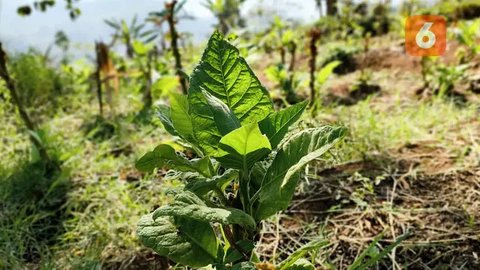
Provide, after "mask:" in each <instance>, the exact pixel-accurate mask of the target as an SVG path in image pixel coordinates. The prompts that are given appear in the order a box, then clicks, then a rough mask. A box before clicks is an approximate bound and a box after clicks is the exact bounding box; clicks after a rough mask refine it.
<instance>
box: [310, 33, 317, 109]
mask: <svg viewBox="0 0 480 270" xmlns="http://www.w3.org/2000/svg"><path fill="white" fill-rule="evenodd" d="M308 35H309V36H310V43H309V48H310V59H309V60H308V67H309V71H310V82H309V86H310V105H311V106H312V105H313V104H314V103H315V99H316V95H315V93H316V91H315V70H316V59H317V55H318V49H317V42H318V40H319V39H320V30H319V29H317V28H313V29H311V30H310V32H309V33H308Z"/></svg>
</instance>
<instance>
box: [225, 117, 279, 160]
mask: <svg viewBox="0 0 480 270" xmlns="http://www.w3.org/2000/svg"><path fill="white" fill-rule="evenodd" d="M218 148H219V150H218V152H217V154H216V155H215V159H216V160H218V161H219V162H220V163H222V165H224V166H225V167H228V168H234V169H248V168H251V167H252V166H253V164H254V163H255V162H257V161H259V160H260V159H262V158H263V157H265V156H266V155H267V154H268V153H269V152H270V150H271V149H272V148H271V147H270V142H269V141H268V139H267V137H266V136H265V135H262V133H261V132H260V129H259V128H258V124H256V123H254V124H248V125H246V126H243V127H241V128H238V129H236V130H234V131H232V132H230V133H228V134H227V135H225V136H223V138H222V139H221V140H220V143H219V145H218Z"/></svg>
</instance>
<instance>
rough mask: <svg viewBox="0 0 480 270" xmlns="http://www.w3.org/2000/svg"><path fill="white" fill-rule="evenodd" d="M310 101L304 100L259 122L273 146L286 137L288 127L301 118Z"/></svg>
mask: <svg viewBox="0 0 480 270" xmlns="http://www.w3.org/2000/svg"><path fill="white" fill-rule="evenodd" d="M307 105H308V102H307V101H304V102H301V103H297V104H295V105H293V106H290V107H288V108H286V109H283V110H281V111H279V112H275V113H273V114H271V115H269V116H268V117H267V118H265V119H264V120H262V121H261V122H260V123H258V125H259V127H260V130H261V131H262V133H263V134H265V135H267V137H268V140H269V141H270V144H271V145H272V148H274V149H275V148H276V147H277V145H278V144H279V143H280V141H281V140H282V139H283V137H285V135H286V134H287V132H288V128H289V127H290V126H291V125H293V124H294V123H295V122H297V121H298V119H300V116H302V114H303V112H304V111H305V108H306V107H307Z"/></svg>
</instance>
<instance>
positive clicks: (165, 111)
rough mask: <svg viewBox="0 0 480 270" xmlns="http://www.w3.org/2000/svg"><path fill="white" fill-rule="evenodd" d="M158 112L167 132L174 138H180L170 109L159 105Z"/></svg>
mask: <svg viewBox="0 0 480 270" xmlns="http://www.w3.org/2000/svg"><path fill="white" fill-rule="evenodd" d="M156 112H157V116H158V118H160V122H162V124H163V127H165V130H166V131H167V132H168V133H170V134H172V135H173V136H179V134H178V132H177V131H176V130H175V128H174V127H173V123H172V117H171V111H170V107H168V106H165V105H159V106H157V109H156Z"/></svg>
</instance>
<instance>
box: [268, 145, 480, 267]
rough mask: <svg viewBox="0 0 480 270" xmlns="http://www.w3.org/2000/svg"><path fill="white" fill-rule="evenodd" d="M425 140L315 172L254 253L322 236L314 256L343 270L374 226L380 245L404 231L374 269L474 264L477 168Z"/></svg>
mask: <svg viewBox="0 0 480 270" xmlns="http://www.w3.org/2000/svg"><path fill="white" fill-rule="evenodd" d="M433 145H434V142H432V143H428V142H422V143H421V144H407V145H404V146H403V147H400V148H399V149H395V150H392V151H390V153H389V154H386V155H384V156H372V157H369V158H368V159H365V160H362V161H357V162H351V163H348V164H343V165H339V166H336V167H333V168H329V169H326V170H323V171H321V172H317V173H316V176H312V177H313V178H317V180H318V181H316V180H311V181H310V183H309V184H305V186H304V187H303V188H301V189H302V192H299V194H298V195H297V196H296V197H295V199H294V202H293V203H292V206H291V207H290V208H289V209H288V210H287V211H286V212H285V214H286V215H287V216H286V217H284V218H282V219H281V220H280V222H279V223H278V226H277V225H276V224H267V225H266V228H267V229H266V230H265V233H264V235H262V240H263V241H262V246H261V247H262V248H260V251H261V254H262V255H263V256H264V257H265V258H270V257H271V256H272V255H273V252H272V250H276V251H275V252H276V255H280V256H281V257H282V256H283V257H286V256H287V255H288V254H289V253H290V252H291V251H293V250H295V248H298V247H299V246H300V245H301V244H302V243H300V242H299V239H311V238H315V237H317V238H318V237H319V234H320V235H323V236H324V237H325V238H326V239H327V240H328V241H329V243H330V245H329V246H328V247H327V248H325V249H322V250H321V252H320V254H321V255H322V257H320V258H325V257H327V258H328V259H329V260H330V261H329V262H330V263H332V264H334V265H336V266H338V269H346V267H347V266H349V265H350V264H351V263H352V262H353V260H354V259H355V257H356V256H357V255H358V254H359V253H360V252H361V251H363V250H364V249H365V248H366V247H367V246H368V244H369V243H370V242H371V241H372V239H373V238H374V237H375V236H377V235H379V234H380V233H382V232H384V237H383V240H381V241H380V243H379V245H380V246H381V247H386V246H387V245H388V244H390V243H392V242H393V241H394V239H395V238H396V237H398V236H400V235H402V234H404V233H406V232H409V233H410V235H409V236H408V238H407V239H406V240H405V241H404V242H402V244H401V245H400V246H399V247H397V248H396V251H395V254H396V256H395V257H394V258H390V257H387V258H385V259H384V260H383V261H382V262H381V264H380V265H379V267H380V269H406V268H408V269H460V268H462V267H463V268H462V269H479V267H480V260H479V258H478V256H479V252H480V212H479V211H478V209H479V208H480V192H479V190H480V169H476V170H462V171H456V170H454V157H453V156H452V155H450V154H449V153H447V152H446V150H445V149H443V148H441V147H437V146H433ZM324 222H325V223H324ZM323 224H325V225H323ZM320 226H324V227H323V229H320V228H319V227H320ZM315 228H316V229H315ZM305 241H308V240H305ZM318 263H319V265H321V263H322V262H320V261H319V262H318ZM323 263H325V262H323ZM394 264H395V268H393V265H394Z"/></svg>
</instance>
